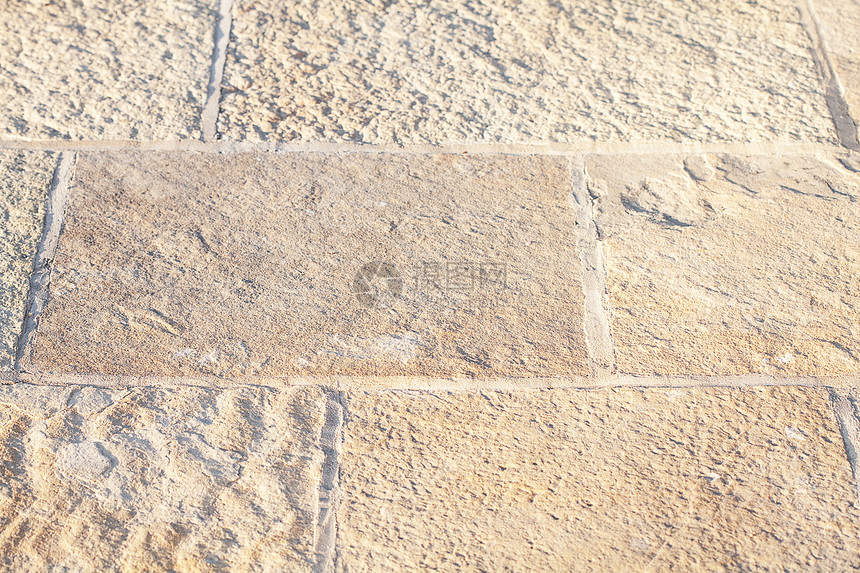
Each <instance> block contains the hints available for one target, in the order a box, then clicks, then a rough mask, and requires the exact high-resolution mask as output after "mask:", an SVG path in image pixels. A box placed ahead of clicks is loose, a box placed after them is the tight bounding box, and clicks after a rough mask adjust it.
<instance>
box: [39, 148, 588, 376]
mask: <svg viewBox="0 0 860 573" xmlns="http://www.w3.org/2000/svg"><path fill="white" fill-rule="evenodd" d="M76 172H77V179H76V188H75V189H74V190H73V191H72V193H71V196H70V199H69V208H68V210H67V218H66V224H65V230H64V232H63V235H62V237H61V238H60V247H59V252H58V254H57V257H56V262H55V268H54V271H53V275H52V279H51V291H50V300H49V303H48V305H47V311H46V313H45V314H44V316H43V317H42V320H41V323H40V326H39V335H38V337H37V339H36V343H35V366H36V367H37V368H39V369H42V370H45V371H65V372H83V373H93V372H95V373H105V374H157V375H200V374H208V375H216V376H237V375H242V374H247V375H304V374H309V375H329V374H347V375H365V374H368V375H423V376H435V375H439V376H448V375H456V376H471V375H475V376H482V377H495V376H499V377H501V376H509V375H510V376H518V375H524V376H525V375H529V376H531V375H540V376H555V375H558V376H565V375H571V374H585V373H586V372H587V371H586V349H585V344H584V337H583V333H582V329H583V327H582V324H583V309H582V306H583V292H582V286H581V280H580V274H581V270H580V258H579V254H578V251H577V249H576V244H575V242H576V240H575V229H574V226H575V220H576V213H575V212H574V210H573V208H572V206H571V201H570V181H569V173H568V168H567V162H566V160H565V159H563V158H558V157H516V156H492V157H472V156H468V157H466V156H461V155H431V156H425V155H420V156H419V155H388V156H381V155H373V154H345V155H337V154H281V155H254V154H236V155H229V156H222V155H219V154H184V155H175V154H165V153H127V154H121V153H116V154H82V155H81V156H80V157H79V160H78V164H77V167H76ZM373 261H388V262H390V263H392V264H393V266H394V267H396V268H397V269H398V272H399V273H400V276H401V281H402V283H401V284H399V287H398V288H399V290H400V293H399V295H398V296H396V297H395V296H385V297H380V298H379V300H378V304H377V305H376V307H374V308H368V306H366V305H367V303H369V302H373V301H372V300H368V299H369V298H370V295H372V294H373V293H375V292H380V293H384V292H385V290H386V289H385V288H384V287H385V284H384V281H382V280H380V281H377V283H378V284H376V285H375V286H374V285H371V284H363V282H362V281H363V277H364V276H365V275H364V274H363V273H362V269H363V267H364V265H366V264H367V263H371V262H373ZM421 262H430V263H434V264H448V263H452V264H453V263H459V262H466V263H470V264H481V263H501V264H505V265H506V272H507V277H506V286H504V288H502V285H501V284H497V283H490V282H489V281H487V283H486V284H477V285H476V286H474V288H473V289H472V290H462V291H461V290H453V288H454V287H456V286H464V285H458V284H455V283H454V281H451V282H448V283H445V284H443V285H441V286H443V287H444V288H442V289H437V288H435V287H434V286H433V285H432V284H428V283H427V281H426V280H425V279H427V278H428V277H430V276H431V272H433V270H434V269H433V268H430V269H427V270H426V271H425V272H421V273H419V272H417V269H418V268H420V267H419V266H418V265H419V264H420V263H421ZM436 270H438V269H436ZM455 270H456V269H454V268H452V272H451V273H450V278H455V277H456V275H455V273H454V272H453V271H455ZM371 274H373V273H371ZM485 278H490V277H489V275H486V276H485ZM419 279H420V282H419ZM442 280H443V281H444V279H442ZM500 282H501V281H500ZM465 286H468V285H465ZM375 288H379V289H380V290H379V291H375V290H374V289H375ZM353 291H356V292H357V293H358V294H354V292H353ZM365 291H366V292H365Z"/></svg>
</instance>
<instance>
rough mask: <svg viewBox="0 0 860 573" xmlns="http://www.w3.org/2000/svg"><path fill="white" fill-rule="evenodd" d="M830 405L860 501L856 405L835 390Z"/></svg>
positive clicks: (859, 431) (859, 422)
mask: <svg viewBox="0 0 860 573" xmlns="http://www.w3.org/2000/svg"><path fill="white" fill-rule="evenodd" d="M830 405H831V408H832V409H833V414H834V416H836V423H837V425H838V426H839V432H840V433H841V434H842V443H843V445H844V446H845V456H846V457H847V458H848V463H849V464H850V465H851V474H852V475H853V476H854V491H855V493H856V494H857V497H858V499H860V460H858V452H860V420H858V419H857V415H856V414H855V413H854V405H853V404H852V403H851V400H850V399H848V398H846V397H845V396H842V395H840V394H839V393H837V392H836V391H834V390H833V389H831V390H830Z"/></svg>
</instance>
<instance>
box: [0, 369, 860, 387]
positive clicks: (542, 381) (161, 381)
mask: <svg viewBox="0 0 860 573" xmlns="http://www.w3.org/2000/svg"><path fill="white" fill-rule="evenodd" d="M16 381H17V382H23V383H28V384H36V385H43V386H98V387H105V388H135V387H159V388H169V387H197V388H236V387H267V388H289V387H300V386H315V387H321V388H324V389H326V390H329V391H333V392H348V391H365V390H366V391H387V390H408V391H431V392H437V391H438V392H481V391H485V390H490V391H504V392H516V391H539V390H550V389H571V390H590V389H599V388H709V387H729V388H745V387H755V386H762V387H764V386H796V387H813V388H828V389H830V388H857V387H860V374H850V375H844V376H771V375H766V374H744V375H736V376H671V375H670V376H658V375H652V376H637V375H632V374H611V375H607V376H604V377H602V378H594V377H586V376H572V377H513V376H511V377H505V378H497V379H473V378H454V377H448V378H444V377H431V376H340V375H339V376H239V377H235V378H217V377H207V376H199V377H190V376H120V375H116V376H109V375H98V374H50V373H44V372H43V373H32V372H26V371H22V372H19V373H18V374H17V376H14V377H13V376H12V375H11V374H8V375H6V376H5V378H4V375H0V382H7V383H11V382H16Z"/></svg>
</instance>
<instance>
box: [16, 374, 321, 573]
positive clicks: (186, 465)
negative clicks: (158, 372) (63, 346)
mask: <svg viewBox="0 0 860 573" xmlns="http://www.w3.org/2000/svg"><path fill="white" fill-rule="evenodd" d="M48 394H52V395H53V399H50V400H46V395H48ZM95 394H100V395H102V398H103V399H102V406H104V407H100V408H98V409H95V410H93V409H87V408H83V407H81V404H82V397H83V396H85V395H89V396H92V395H95ZM0 405H2V407H3V408H4V410H3V412H4V423H3V424H2V427H0V457H2V464H0V473H2V479H0V483H2V485H0V553H2V557H0V562H2V563H3V566H4V569H6V570H9V571H12V570H14V571H34V572H35V571H49V570H52V571H53V570H70V571H222V570H233V571H250V570H278V571H310V570H311V563H313V558H314V555H313V543H314V526H315V524H316V496H317V487H318V484H319V481H320V475H321V467H322V461H323V453H322V451H321V449H320V445H319V436H320V432H321V429H322V425H323V419H324V407H323V406H324V399H323V396H322V393H321V391H320V390H319V389H316V388H306V389H293V390H284V391H277V390H273V389H264V388H239V389H227V390H213V389H202V388H174V389H157V388H146V389H143V388H141V389H116V390H107V389H103V388H91V387H83V388H81V387H73V388H58V387H39V386H30V385H26V384H17V385H15V386H12V387H4V392H3V393H2V394H0Z"/></svg>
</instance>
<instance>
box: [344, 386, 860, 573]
mask: <svg viewBox="0 0 860 573" xmlns="http://www.w3.org/2000/svg"><path fill="white" fill-rule="evenodd" d="M346 404H347V411H348V413H349V414H348V423H347V428H348V431H347V432H346V435H345V442H344V446H343V455H342V465H341V472H342V479H343V488H344V492H343V508H342V511H341V514H340V515H341V521H340V523H341V525H340V530H339V545H338V547H339V552H340V556H341V559H342V562H343V564H344V566H345V568H346V569H347V570H349V571H356V572H361V571H416V570H438V571H458V570H461V568H462V567H463V564H467V568H468V569H470V570H475V571H510V570H517V571H519V570H529V571H561V570H563V571H619V570H646V571H669V570H679V571H688V570H714V569H721V568H728V569H731V570H763V571H764V570H778V571H794V570H798V571H799V570H821V571H823V570H845V569H850V568H851V567H853V566H854V565H855V564H856V563H857V562H858V560H860V552H858V547H860V545H858V543H860V513H858V509H857V505H856V498H855V497H854V492H853V486H852V482H851V473H850V468H849V466H848V464H847V463H846V461H845V459H844V450H843V446H842V438H841V436H840V434H839V430H838V429H837V427H836V424H835V423H834V419H833V415H832V414H831V412H830V410H829V407H828V394H827V392H826V391H824V390H822V389H804V388H763V389H734V390H733V389H727V388H710V389H668V390H667V389H648V390H641V389H636V390H634V389H617V390H609V389H606V390H590V391H576V390H564V391H559V390H547V391H540V392H519V393H514V394H512V393H505V392H493V391H485V392H481V393H459V394H446V393H420V394H418V393H403V392H384V393H373V394H365V393H361V392H354V393H349V394H348V396H347V400H346Z"/></svg>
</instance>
